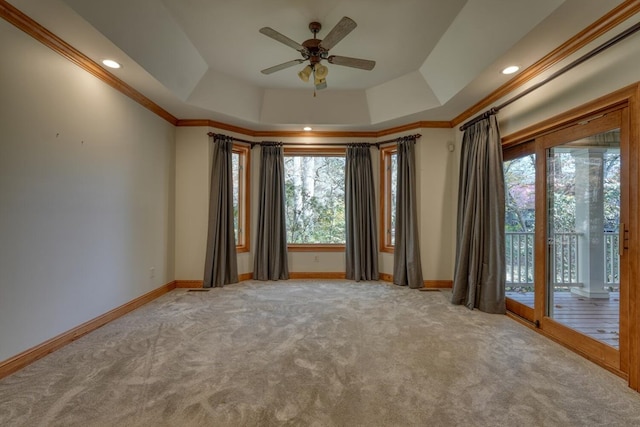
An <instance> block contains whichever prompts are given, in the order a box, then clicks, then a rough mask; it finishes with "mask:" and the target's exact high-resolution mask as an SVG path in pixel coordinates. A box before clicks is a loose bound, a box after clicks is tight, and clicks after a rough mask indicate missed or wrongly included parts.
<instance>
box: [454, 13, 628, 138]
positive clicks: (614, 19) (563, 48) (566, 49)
mask: <svg viewBox="0 0 640 427" xmlns="http://www.w3.org/2000/svg"><path fill="white" fill-rule="evenodd" d="M638 12H640V0H626V1H625V2H623V3H621V4H620V5H618V6H617V7H616V8H614V9H612V10H611V11H610V12H609V13H607V14H606V15H604V16H602V17H601V18H600V19H598V20H597V21H595V22H594V23H593V24H591V25H589V26H588V27H587V28H585V29H584V30H582V31H580V32H579V33H578V34H576V35H575V36H573V37H571V38H570V39H569V40H567V41H566V42H564V43H563V44H561V45H560V46H558V47H557V48H556V49H554V50H552V51H551V52H550V53H548V54H547V55H545V56H544V57H542V59H540V60H539V61H537V62H536V63H534V64H533V65H531V66H530V67H528V68H526V69H525V70H523V71H522V72H521V73H519V74H518V75H517V76H516V77H514V78H513V79H511V80H509V81H508V82H506V83H505V84H503V85H502V86H500V87H499V88H498V89H496V90H494V91H493V92H491V93H490V94H489V95H487V96H486V97H485V98H484V99H482V100H481V101H479V102H478V103H476V104H475V105H473V106H472V107H470V108H468V109H467V110H465V111H464V112H463V113H462V114H460V115H458V116H457V117H456V118H454V119H453V120H452V121H451V124H452V125H453V126H454V127H455V126H457V125H459V124H461V123H462V122H464V121H466V120H467V119H469V118H471V117H473V116H475V115H476V114H478V113H480V112H482V111H484V110H486V109H488V108H489V106H490V105H491V104H493V103H494V102H496V101H498V100H499V99H501V98H504V97H505V96H507V95H509V94H510V93H512V92H514V91H515V90H516V89H518V88H520V87H521V86H523V85H524V84H525V83H527V82H529V81H531V80H533V79H534V78H536V77H538V76H539V75H540V74H542V73H543V72H545V71H546V70H548V69H549V68H551V67H552V66H554V65H555V64H557V63H559V62H560V61H562V60H564V59H566V58H567V57H569V55H571V54H572V53H575V52H576V51H578V50H579V49H581V48H583V47H584V46H586V45H587V44H588V43H590V42H592V41H593V40H595V39H596V38H598V37H600V36H601V35H603V34H604V33H606V32H607V31H610V30H611V29H613V28H615V27H617V26H618V25H620V24H621V23H622V22H624V21H626V20H627V19H629V18H631V17H632V16H633V15H635V14H637V13H638Z"/></svg>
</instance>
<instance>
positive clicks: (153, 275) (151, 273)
mask: <svg viewBox="0 0 640 427" xmlns="http://www.w3.org/2000/svg"><path fill="white" fill-rule="evenodd" d="M149 277H151V278H152V279H153V278H154V277H156V269H155V268H154V267H151V268H150V269H149Z"/></svg>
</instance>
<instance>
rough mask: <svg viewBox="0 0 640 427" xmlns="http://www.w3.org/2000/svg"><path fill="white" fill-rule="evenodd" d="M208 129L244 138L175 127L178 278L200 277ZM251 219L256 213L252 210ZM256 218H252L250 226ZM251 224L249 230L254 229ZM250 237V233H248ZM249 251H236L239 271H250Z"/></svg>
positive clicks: (209, 157) (253, 164)
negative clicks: (238, 252) (237, 252)
mask: <svg viewBox="0 0 640 427" xmlns="http://www.w3.org/2000/svg"><path fill="white" fill-rule="evenodd" d="M209 132H217V133H224V134H225V135H230V136H236V137H238V138H242V139H246V138H247V137H246V136H245V135H238V134H234V133H232V132H225V131H221V130H220V129H214V128H207V127H178V128H177V129H176V151H175V161H176V172H175V176H176V208H175V209H176V210H175V212H176V213H175V215H176V224H175V227H176V245H175V262H176V265H175V272H176V279H178V280H202V278H203V276H204V259H205V252H206V245H207V216H208V214H209V185H210V177H211V160H212V151H211V149H212V147H211V144H212V142H211V138H209V136H207V133H209ZM256 152H259V150H257V149H254V150H252V152H251V160H250V161H251V169H252V170H251V177H252V182H251V188H250V191H251V193H252V196H251V206H252V207H253V206H257V204H256V203H257V201H256V199H255V196H256V190H255V189H254V187H255V188H257V187H256V186H257V184H254V181H255V182H256V183H257V181H256V179H257V176H258V170H257V169H256V163H257V159H256V155H255V153H256ZM252 218H255V214H254V213H253V212H252ZM253 224H255V219H252V225H253ZM253 228H254V227H253V226H252V227H251V230H253ZM251 239H252V240H253V236H251ZM252 260H253V258H252V257H251V253H240V254H238V273H239V274H245V273H250V272H252V271H253V261H252Z"/></svg>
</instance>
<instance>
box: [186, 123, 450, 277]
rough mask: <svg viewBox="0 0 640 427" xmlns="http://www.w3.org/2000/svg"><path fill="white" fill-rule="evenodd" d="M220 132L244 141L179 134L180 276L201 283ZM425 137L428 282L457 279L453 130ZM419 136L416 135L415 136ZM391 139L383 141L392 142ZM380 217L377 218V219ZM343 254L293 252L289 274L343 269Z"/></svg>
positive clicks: (245, 265) (241, 257)
mask: <svg viewBox="0 0 640 427" xmlns="http://www.w3.org/2000/svg"><path fill="white" fill-rule="evenodd" d="M209 131H213V132H220V133H224V134H229V135H232V136H238V137H241V138H243V139H249V138H248V137H247V136H243V135H234V134H232V133H229V132H225V131H221V130H216V129H208V128H203V127H192V128H189V127H180V128H178V129H177V131H176V251H175V259H176V278H177V279H179V280H201V279H202V275H203V271H204V257H205V245H206V237H207V236H206V235H207V213H208V197H209V159H210V149H211V148H210V142H209V138H208V137H207V132H209ZM417 132H419V133H421V134H422V135H423V136H422V138H421V139H420V140H419V141H418V143H417V146H416V155H417V160H418V164H417V177H416V178H417V180H418V199H419V200H418V203H419V206H420V214H419V215H420V219H419V221H420V225H419V226H420V232H421V236H420V245H421V251H422V267H423V271H424V278H425V280H451V279H452V278H453V258H452V253H453V247H454V239H455V229H454V227H455V220H454V218H455V206H456V205H455V199H456V188H457V184H456V182H457V161H458V160H457V150H454V151H453V152H450V151H449V150H448V146H449V145H450V144H453V145H455V144H454V136H455V134H454V131H453V130H452V129H418V130H417ZM412 133H415V132H412ZM398 136H402V135H401V134H398V135H390V136H386V137H384V138H381V139H385V140H386V139H391V138H395V137H398ZM281 141H282V142H299V143H303V144H304V143H309V142H312V143H315V144H319V143H322V142H326V141H328V142H329V143H340V142H357V141H360V140H359V139H358V140H354V139H347V138H345V139H337V138H331V139H330V140H326V139H319V138H311V137H306V138H282V139H281ZM371 153H372V159H373V169H374V178H375V180H376V183H375V188H376V199H377V200H380V195H379V194H378V192H379V188H380V185H379V177H380V171H379V167H380V161H379V151H378V150H377V149H376V148H372V149H371ZM251 166H252V167H251V250H252V251H253V248H254V247H255V230H256V223H257V211H258V188H259V174H260V148H258V147H256V148H254V149H253V150H252V152H251ZM378 219H379V217H378ZM379 260H380V271H381V272H382V273H387V274H392V273H393V255H392V254H386V253H381V254H380V258H379ZM344 262H345V259H344V253H343V252H290V253H289V271H291V272H297V273H314V272H322V273H327V272H338V273H340V272H342V273H344V271H345V263H344ZM238 272H239V273H240V274H243V273H251V272H253V258H252V252H250V253H244V254H238Z"/></svg>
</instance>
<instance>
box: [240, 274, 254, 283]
mask: <svg viewBox="0 0 640 427" xmlns="http://www.w3.org/2000/svg"><path fill="white" fill-rule="evenodd" d="M251 279H253V272H251V273H244V274H239V275H238V280H239V281H241V282H244V281H245V280H251Z"/></svg>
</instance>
